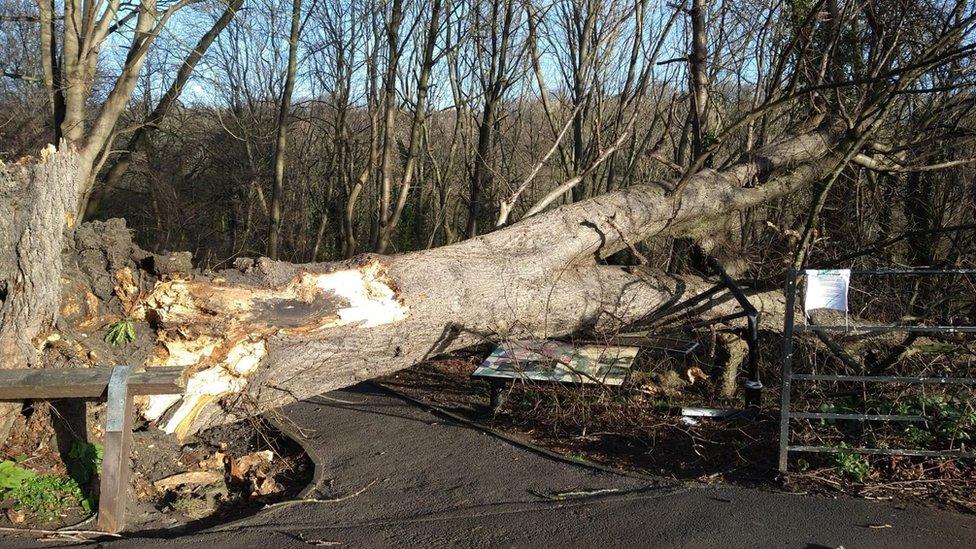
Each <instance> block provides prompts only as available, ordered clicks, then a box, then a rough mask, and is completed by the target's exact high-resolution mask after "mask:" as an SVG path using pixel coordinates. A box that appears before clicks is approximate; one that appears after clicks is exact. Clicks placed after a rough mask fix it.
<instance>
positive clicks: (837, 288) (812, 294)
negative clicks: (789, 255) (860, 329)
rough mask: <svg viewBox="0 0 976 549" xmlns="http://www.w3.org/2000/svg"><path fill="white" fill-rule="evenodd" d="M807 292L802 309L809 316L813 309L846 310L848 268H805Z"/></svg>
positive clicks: (848, 283) (849, 276)
mask: <svg viewBox="0 0 976 549" xmlns="http://www.w3.org/2000/svg"><path fill="white" fill-rule="evenodd" d="M806 274H807V292H806V299H805V300H804V303H803V310H804V312H805V313H806V314H807V315H808V316H809V315H810V311H812V310H814V309H833V310H835V311H844V312H847V289H848V287H849V286H850V283H851V270H850V269H807V271H806Z"/></svg>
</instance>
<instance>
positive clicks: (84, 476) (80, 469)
mask: <svg viewBox="0 0 976 549" xmlns="http://www.w3.org/2000/svg"><path fill="white" fill-rule="evenodd" d="M104 456H105V448H104V447H103V446H102V445H101V444H95V443H93V442H84V441H81V440H76V441H74V442H73V443H72V444H71V450H70V451H69V452H68V460H69V461H68V474H69V475H71V478H73V479H75V481H77V482H78V484H81V485H86V484H88V483H89V482H91V479H92V478H94V477H95V475H97V474H99V473H101V472H102V458H103V457H104Z"/></svg>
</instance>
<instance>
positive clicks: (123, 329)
mask: <svg viewBox="0 0 976 549" xmlns="http://www.w3.org/2000/svg"><path fill="white" fill-rule="evenodd" d="M135 339H136V329H135V326H133V325H132V322H131V321H129V320H119V321H118V322H113V323H112V324H110V325H109V327H108V333H106V334H105V342H106V343H108V344H110V345H112V346H115V347H118V346H120V345H125V344H126V343H129V342H131V341H134V340H135Z"/></svg>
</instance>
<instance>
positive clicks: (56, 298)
mask: <svg viewBox="0 0 976 549" xmlns="http://www.w3.org/2000/svg"><path fill="white" fill-rule="evenodd" d="M53 150H54V147H53V146H52V145H49V146H48V148H46V149H44V150H43V151H42V152H41V155H40V158H39V160H37V161H34V160H31V159H24V160H22V161H21V162H18V163H17V164H14V165H9V166H8V165H4V163H3V162H0V368H26V367H34V366H37V365H38V353H37V351H36V349H35V340H36V339H37V338H38V337H42V336H44V335H46V334H45V331H46V330H47V329H48V328H50V327H51V326H52V325H53V324H54V321H55V319H56V317H57V313H58V308H59V306H60V303H61V271H62V262H61V252H62V250H63V249H64V247H65V231H66V230H70V229H71V228H72V227H73V226H74V223H75V217H74V211H75V204H76V202H75V201H76V198H77V192H78V189H77V186H78V179H77V178H76V177H74V174H75V173H76V172H77V170H78V157H77V155H76V154H75V152H74V150H73V149H71V150H65V151H63V152H60V153H54V152H53ZM18 409H19V405H17V404H9V403H4V404H0V442H2V441H3V440H4V439H6V438H7V432H8V431H9V429H10V425H11V422H12V421H13V419H14V417H15V414H16V413H17V410H18Z"/></svg>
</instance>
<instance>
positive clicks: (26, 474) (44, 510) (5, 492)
mask: <svg viewBox="0 0 976 549" xmlns="http://www.w3.org/2000/svg"><path fill="white" fill-rule="evenodd" d="M0 498H2V499H11V500H14V501H15V502H16V503H15V505H14V507H15V508H16V509H18V510H22V511H28V512H30V513H31V514H33V515H34V516H35V517H37V518H38V519H40V520H51V519H54V518H57V517H58V516H59V515H60V514H61V513H62V512H63V511H64V510H65V509H68V508H70V507H74V506H80V507H81V508H82V509H84V510H85V512H88V513H90V512H91V510H92V507H93V505H92V502H91V501H90V500H88V499H87V498H85V496H84V494H83V493H82V491H81V487H80V486H78V483H77V482H76V481H75V480H74V479H72V478H69V477H65V476H61V475H36V474H34V473H33V472H31V471H29V470H27V469H25V468H23V467H21V466H20V465H18V464H17V463H16V462H14V461H4V462H0Z"/></svg>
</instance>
